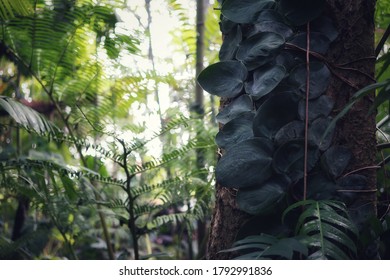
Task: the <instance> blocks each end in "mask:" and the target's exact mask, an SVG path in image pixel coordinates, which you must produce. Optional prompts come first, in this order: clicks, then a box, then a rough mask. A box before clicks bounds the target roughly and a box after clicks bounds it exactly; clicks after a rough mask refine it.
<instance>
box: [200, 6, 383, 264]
mask: <svg viewBox="0 0 390 280" xmlns="http://www.w3.org/2000/svg"><path fill="white" fill-rule="evenodd" d="M220 2H221V23H220V27H221V32H222V34H223V37H224V42H223V44H222V47H221V49H220V52H219V58H220V62H218V63H215V64H213V65H210V66H209V67H207V68H206V69H205V70H204V71H203V72H202V73H201V74H200V75H199V77H198V82H199V83H200V84H201V86H202V87H203V88H204V89H205V90H206V91H208V92H209V93H211V94H214V95H217V96H219V97H221V98H222V100H228V101H227V102H225V105H224V106H223V107H222V111H221V112H220V113H219V115H218V116H217V119H218V121H219V122H220V123H221V124H222V125H223V127H222V128H221V130H220V132H219V133H218V134H217V136H216V141H217V144H218V146H219V147H220V148H221V149H222V150H223V156H222V157H221V159H220V160H219V162H218V164H217V167H216V180H217V183H218V184H219V185H220V186H221V187H223V188H227V189H229V190H227V193H228V192H233V193H234V197H235V203H237V205H238V208H239V209H240V210H242V211H244V212H245V213H248V214H250V215H254V216H255V217H254V218H252V219H251V220H249V222H248V224H247V225H244V226H243V227H242V228H241V230H240V231H239V234H238V238H240V237H241V238H243V237H245V236H248V235H250V237H247V238H244V239H243V240H241V241H237V242H236V243H235V245H234V246H235V248H233V249H228V250H223V251H222V252H232V251H236V250H242V249H245V250H247V249H252V251H251V252H250V253H248V254H246V253H244V257H248V258H262V257H266V258H269V257H282V258H293V257H294V258H297V257H299V258H302V257H305V258H306V257H307V258H312V259H324V258H331V259H346V258H356V257H358V258H359V257H362V256H365V257H366V255H365V254H370V256H371V257H375V256H374V255H375V253H367V252H366V251H365V252H362V250H366V249H362V248H361V247H365V248H367V246H369V245H368V244H369V243H370V242H373V240H375V237H374V238H372V237H370V238H369V239H370V241H367V242H366V241H363V240H364V238H363V237H362V238H361V239H359V238H358V237H357V236H358V232H359V231H360V234H364V233H363V232H364V231H365V229H364V228H365V227H367V226H368V224H367V223H368V220H369V219H371V218H374V217H372V216H373V214H372V215H371V214H367V213H366V215H365V217H363V216H364V215H359V214H358V213H356V212H358V211H356V210H352V209H355V208H360V209H362V210H361V211H365V210H363V209H364V208H365V207H367V205H368V204H369V203H367V201H366V200H365V199H363V198H361V194H362V193H364V192H366V193H373V192H375V190H374V189H372V186H370V185H369V183H368V181H369V180H370V179H369V178H368V177H366V176H365V175H363V174H357V173H359V171H360V172H361V171H364V170H366V169H370V168H377V167H372V166H365V167H362V168H360V169H358V170H351V169H350V167H351V166H352V165H354V163H353V161H354V160H355V159H354V157H356V153H355V152H354V151H353V150H352V149H351V147H350V145H348V144H345V141H344V142H343V140H340V139H339V140H338V141H339V142H338V143H335V141H334V139H335V138H336V136H337V135H336V134H340V132H339V131H338V130H337V126H336V123H337V121H338V120H340V119H341V118H342V117H343V116H344V115H345V114H346V113H347V112H348V111H349V109H350V108H352V106H353V105H354V104H355V102H357V101H358V100H361V98H362V97H363V96H365V95H368V94H372V90H374V89H377V88H382V91H381V92H380V93H379V94H378V97H377V99H376V101H375V102H374V107H372V108H373V109H375V108H376V107H377V106H378V105H380V104H382V101H383V102H384V101H386V102H387V98H384V96H387V91H388V88H389V86H388V81H384V82H381V83H377V84H374V85H369V86H368V87H366V88H364V89H361V90H359V91H358V92H357V93H356V94H355V95H354V96H353V97H352V98H351V99H350V102H349V103H347V104H346V105H345V107H344V108H342V109H340V111H341V112H340V113H339V114H336V113H335V100H334V96H332V97H331V96H329V94H326V92H327V89H328V88H329V87H330V81H331V79H332V78H334V77H336V78H337V79H339V80H341V81H342V82H343V83H345V84H347V85H348V86H349V87H351V88H354V89H356V91H357V90H358V89H359V88H358V87H356V86H355V84H354V83H353V82H351V81H350V80H348V77H347V76H343V75H340V74H339V72H338V71H339V70H343V71H344V70H348V71H351V72H356V73H357V72H359V74H361V75H362V76H363V75H364V77H365V79H367V80H369V81H371V83H372V81H373V78H372V77H371V76H370V75H369V74H366V73H364V72H362V71H361V70H360V69H354V68H352V67H346V66H345V65H339V64H335V63H332V62H331V61H330V60H329V59H328V58H327V56H326V55H327V53H328V51H329V48H330V46H331V44H332V42H335V41H336V40H337V38H338V35H339V34H338V29H337V28H336V26H335V25H334V23H333V22H332V20H331V18H329V17H326V16H325V15H324V13H323V10H324V7H325V4H326V3H325V1H311V2H310V3H308V2H306V1H284V0H280V1H268V0H267V1H234V0H224V1H220ZM386 38H387V37H385V39H384V41H385V40H386ZM384 41H383V40H382V42H384ZM382 46H383V45H382ZM379 48H380V49H381V48H382V47H381V46H379ZM362 59H365V58H362ZM367 59H368V58H367ZM338 106H340V105H338ZM373 109H371V111H370V112H372V110H373ZM370 176H371V175H370ZM221 192H222V191H221ZM221 197H223V195H221ZM367 199H368V198H367ZM328 200H336V201H342V202H344V203H345V204H346V205H342V204H337V203H333V202H329V201H328ZM359 201H361V203H364V204H365V205H366V206H364V205H363V204H361V203H360V202H359ZM363 201H364V202H363ZM370 201H371V198H370ZM295 202H296V203H295ZM370 203H372V201H371V202H370ZM225 204H228V203H227V202H225ZM298 206H300V207H298ZM232 208H234V206H233V207H232ZM286 209H287V210H286ZM292 209H295V211H294V212H301V213H295V216H297V217H299V218H297V219H296V220H294V219H293V218H291V219H290V221H289V222H288V223H285V224H283V223H281V220H282V219H281V217H282V216H283V214H282V213H283V212H284V211H287V212H290V211H291V210H292ZM347 209H348V210H347ZM229 211H231V210H228V211H227V212H229ZM367 211H368V210H367ZM348 212H353V219H352V220H353V222H351V220H350V218H349V217H350V214H348ZM371 212H372V211H371ZM229 213H231V212H229ZM368 216H369V218H367V217H368ZM331 217H332V218H331ZM238 219H241V220H242V219H248V216H245V214H240V216H239V217H238ZM265 221H271V222H270V224H267V225H266V222H265ZM291 221H295V222H291ZM256 223H257V225H256ZM259 223H260V225H259ZM354 223H355V224H354ZM251 225H252V226H251ZM356 225H358V228H359V231H358V230H356ZM294 227H295V228H296V230H295V231H294V230H292V229H293V228H294ZM278 231H280V232H281V234H280V236H279V237H277V236H275V234H276V232H278ZM251 232H262V233H263V234H262V235H260V236H257V237H254V236H252V235H251ZM230 236H232V235H230ZM233 237H234V235H233ZM224 242H225V243H226V241H223V242H222V243H223V244H224ZM359 242H361V243H365V244H364V245H362V244H361V243H360V244H359ZM374 243H375V242H374ZM358 244H359V245H358ZM371 245H372V243H371ZM371 245H370V246H371ZM283 246H284V247H285V249H283ZM303 247H305V248H306V249H303ZM256 248H257V249H256ZM357 248H359V250H361V251H360V252H359V253H357V252H358V250H357ZM245 250H244V251H245ZM305 250H307V251H305ZM270 252H271V253H270ZM294 252H295V253H294ZM305 252H308V253H305ZM217 257H218V253H217Z"/></svg>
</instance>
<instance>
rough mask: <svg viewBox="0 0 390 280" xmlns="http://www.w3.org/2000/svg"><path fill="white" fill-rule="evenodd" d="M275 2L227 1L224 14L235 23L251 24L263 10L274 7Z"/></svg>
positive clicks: (223, 6) (253, 0) (269, 0)
mask: <svg viewBox="0 0 390 280" xmlns="http://www.w3.org/2000/svg"><path fill="white" fill-rule="evenodd" d="M274 3H275V1H274V0H225V1H224V2H223V4H222V9H221V12H222V14H223V15H224V16H225V17H227V18H228V19H230V20H231V21H233V22H237V23H251V22H253V20H254V18H255V17H256V15H257V14H258V13H259V12H260V11H261V10H263V9H268V8H270V7H272V6H273V5H274Z"/></svg>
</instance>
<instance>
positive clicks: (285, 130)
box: [275, 121, 305, 146]
mask: <svg viewBox="0 0 390 280" xmlns="http://www.w3.org/2000/svg"><path fill="white" fill-rule="evenodd" d="M304 137H305V124H304V123H303V122H302V121H292V122H290V123H288V124H286V125H285V126H283V127H282V128H281V129H279V131H278V132H277V133H276V135H275V143H276V144H277V145H278V146H280V145H282V144H284V143H286V142H288V141H291V140H297V139H303V138H304Z"/></svg>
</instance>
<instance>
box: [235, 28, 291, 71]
mask: <svg viewBox="0 0 390 280" xmlns="http://www.w3.org/2000/svg"><path fill="white" fill-rule="evenodd" d="M284 43H285V41H284V38H283V37H282V36H281V35H279V34H277V33H273V32H263V33H259V34H257V35H254V36H252V37H250V38H249V39H247V40H244V41H243V42H242V43H241V45H240V47H239V48H238V50H237V54H236V58H237V59H238V60H240V61H242V62H243V63H244V64H245V65H247V67H249V70H253V69H255V68H256V67H259V66H262V65H264V64H266V63H268V62H270V61H272V60H273V57H274V56H275V55H276V54H277V53H278V52H279V50H280V49H281V48H282V46H283V45H284Z"/></svg>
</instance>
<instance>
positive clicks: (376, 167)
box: [343, 165, 382, 177]
mask: <svg viewBox="0 0 390 280" xmlns="http://www.w3.org/2000/svg"><path fill="white" fill-rule="evenodd" d="M380 168H382V166H381V165H374V166H365V167H362V168H358V169H355V170H352V171H351V172H348V173H346V174H344V175H343V177H347V176H348V175H351V174H354V173H357V172H360V171H363V170H369V169H380Z"/></svg>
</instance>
